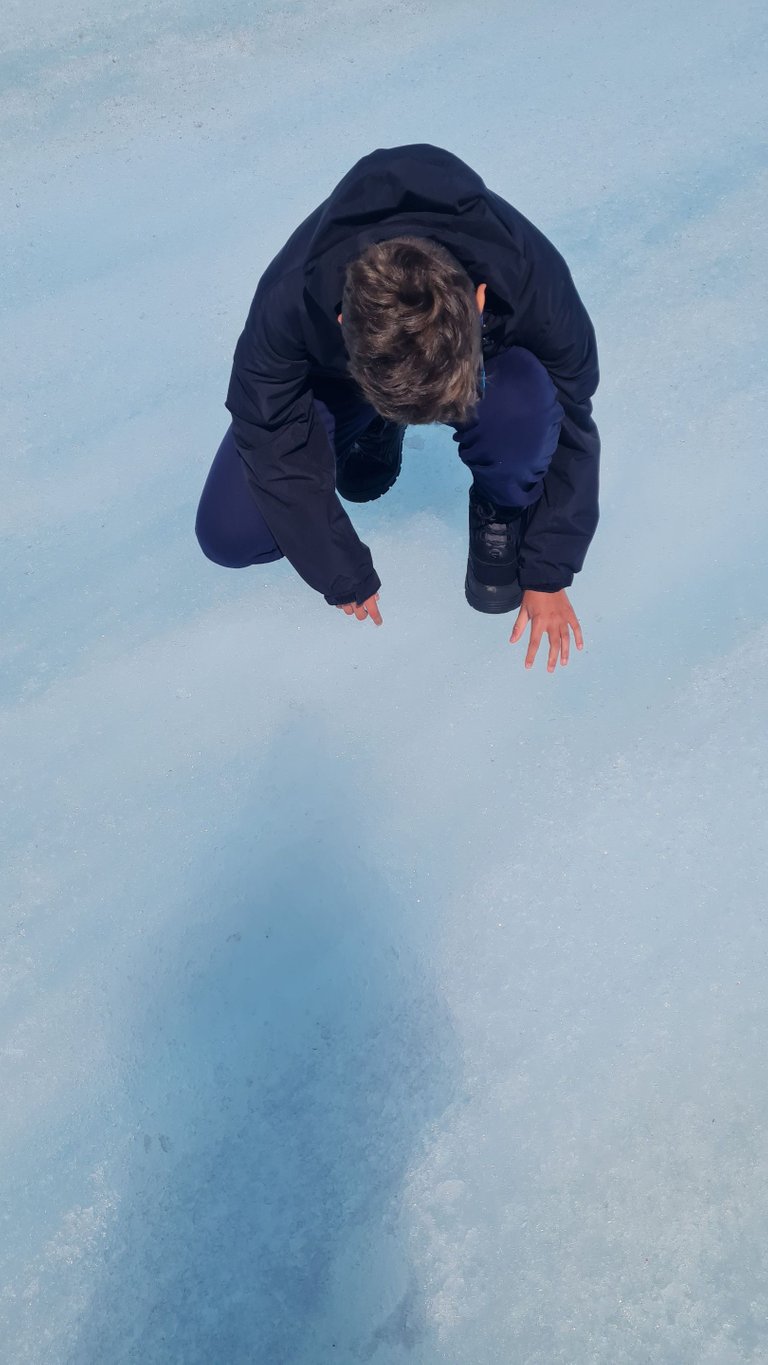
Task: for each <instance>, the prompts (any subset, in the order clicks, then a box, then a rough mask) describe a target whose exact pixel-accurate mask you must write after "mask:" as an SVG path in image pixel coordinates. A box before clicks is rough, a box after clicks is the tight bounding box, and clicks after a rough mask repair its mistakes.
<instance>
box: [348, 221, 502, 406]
mask: <svg viewBox="0 0 768 1365" xmlns="http://www.w3.org/2000/svg"><path fill="white" fill-rule="evenodd" d="M484 302H485V285H484V284H481V285H480V286H479V287H478V288H477V289H476V288H475V286H474V285H473V283H472V281H471V279H470V278H469V275H468V274H467V272H466V270H465V269H464V268H463V266H461V265H460V264H459V262H458V261H457V260H456V259H455V257H453V256H452V255H451V253H450V252H449V251H447V250H446V249H445V247H443V246H440V244H439V243H438V242H433V241H432V240H431V239H429V238H422V237H393V238H390V240H389V241H385V242H375V243H374V244H373V245H372V246H369V247H368V248H367V249H366V250H365V251H364V252H363V253H362V255H361V256H358V257H357V258H356V259H355V260H354V261H351V262H350V264H349V265H348V266H347V274H346V281H345V284H344V294H343V297H342V304H341V313H340V315H339V322H340V323H341V324H342V326H343V329H344V343H345V345H346V348H347V354H348V356H349V372H350V374H351V375H352V378H353V379H354V380H356V382H357V384H358V385H359V387H360V389H361V390H362V392H363V394H364V396H365V397H366V398H367V400H368V402H369V403H371V404H372V406H373V407H374V408H375V409H376V411H377V412H378V413H380V414H381V416H382V417H387V418H389V420H390V421H393V422H400V423H404V424H420V423H427V422H450V423H452V424H454V425H456V426H460V425H463V424H464V423H466V422H467V421H469V420H470V418H471V417H472V415H473V413H474V409H475V407H476V405H477V402H478V398H479V387H478V383H479V376H480V371H481V367H482V361H483V354H482V345H481V338H482V320H481V313H482V309H483V305H484Z"/></svg>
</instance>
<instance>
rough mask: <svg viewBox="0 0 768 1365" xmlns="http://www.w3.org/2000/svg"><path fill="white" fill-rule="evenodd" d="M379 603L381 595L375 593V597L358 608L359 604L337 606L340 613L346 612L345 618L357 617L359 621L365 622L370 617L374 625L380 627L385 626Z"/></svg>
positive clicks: (343, 603) (340, 604) (338, 603)
mask: <svg viewBox="0 0 768 1365" xmlns="http://www.w3.org/2000/svg"><path fill="white" fill-rule="evenodd" d="M378 602H379V594H378V593H374V595H373V597H369V598H368V600H367V601H366V602H363V603H362V604H361V605H360V606H358V604H357V602H337V603H336V606H337V609H338V610H339V611H343V612H344V614H345V616H356V617H357V619H358V621H365V619H366V618H367V617H369V616H370V618H371V620H372V621H373V623H374V625H376V626H380V625H383V622H382V619H381V612H380V611H379V606H378Z"/></svg>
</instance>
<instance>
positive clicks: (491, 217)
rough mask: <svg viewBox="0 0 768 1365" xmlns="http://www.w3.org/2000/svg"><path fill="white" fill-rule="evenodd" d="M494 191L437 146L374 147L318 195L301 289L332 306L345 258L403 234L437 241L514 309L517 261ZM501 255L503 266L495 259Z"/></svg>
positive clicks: (338, 292) (326, 308)
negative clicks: (321, 198)
mask: <svg viewBox="0 0 768 1365" xmlns="http://www.w3.org/2000/svg"><path fill="white" fill-rule="evenodd" d="M496 198H497V196H495V195H493V193H492V192H491V191H490V190H488V189H487V187H486V185H485V183H484V182H483V180H482V179H481V178H480V176H479V175H478V174H477V172H476V171H473V170H472V168H471V166H468V165H467V164H466V163H465V162H464V161H461V160H460V159H459V157H457V156H454V155H453V153H452V152H448V151H445V150H444V149H443V148H441V147H433V146H431V145H430V144H429V143H412V144H409V145H406V146H403V147H380V148H378V149H377V150H376V151H375V152H371V153H370V154H369V155H368V156H364V157H363V158H362V159H361V160H360V161H358V162H356V164H355V165H354V166H353V167H352V169H351V170H349V171H348V172H347V174H346V175H345V176H344V178H343V179H342V180H340V181H339V184H338V185H337V186H336V188H335V189H334V190H333V191H332V192H331V194H330V195H329V196H328V199H327V200H326V201H325V204H324V205H323V209H322V212H321V214H320V217H319V219H318V221H317V224H316V226H315V229H314V231H313V233H312V237H311V239H310V242H309V248H308V252H307V257H306V262H305V288H306V291H307V293H308V294H309V295H310V296H311V297H312V298H313V299H314V300H315V301H316V302H317V303H318V304H319V305H320V307H321V308H322V309H323V310H324V311H332V310H333V309H334V308H335V307H336V305H337V304H338V302H339V300H340V299H341V295H342V291H343V288H344V275H345V271H346V267H347V265H348V263H349V261H351V260H353V259H354V257H355V256H358V255H359V254H360V252H361V251H364V250H365V248H366V247H367V246H370V245H371V243H372V242H381V241H385V240H386V239H387V238H389V237H399V236H403V235H406V234H407V235H409V236H416V237H432V238H433V239H434V240H435V241H437V242H440V243H441V245H443V246H445V247H446V248H447V249H448V250H449V251H450V252H451V253H452V255H454V256H455V257H456V259H457V260H458V261H459V262H460V263H461V265H463V267H464V269H465V270H466V271H467V274H468V275H469V277H470V279H471V280H472V282H473V283H474V284H480V283H481V282H483V281H485V282H486V283H487V284H488V286H489V289H491V290H492V291H493V293H494V294H496V295H497V296H498V298H499V299H500V300H501V301H502V302H503V303H504V305H505V306H506V307H507V308H508V309H509V310H510V311H514V309H513V304H514V301H515V300H516V299H517V298H518V296H519V293H520V283H521V279H520V275H521V272H520V264H521V262H520V256H519V252H518V251H517V250H516V247H515V242H514V238H513V236H512V234H511V233H510V229H509V226H508V225H507V224H505V223H504V222H503V221H502V219H501V218H500V217H499V216H498V214H497V212H496V211H495V209H494V205H493V201H494V199H496ZM501 202H502V201H499V203H501ZM500 255H501V256H506V258H507V260H506V268H502V269H499V268H498V264H494V263H497V262H498V259H499V256H500Z"/></svg>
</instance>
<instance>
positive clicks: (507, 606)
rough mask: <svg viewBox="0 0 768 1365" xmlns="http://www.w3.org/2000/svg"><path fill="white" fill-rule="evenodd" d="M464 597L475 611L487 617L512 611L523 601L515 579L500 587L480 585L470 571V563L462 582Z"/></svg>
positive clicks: (521, 591)
mask: <svg viewBox="0 0 768 1365" xmlns="http://www.w3.org/2000/svg"><path fill="white" fill-rule="evenodd" d="M464 595H465V597H466V599H467V601H468V603H469V605H470V607H474V609H475V611H482V612H486V613H487V614H488V615H489V616H501V615H503V613H504V612H507V611H514V610H515V608H516V607H519V606H520V604H521V602H522V600H523V589H522V588H521V587H520V584H519V583H518V581H517V579H516V578H515V579H514V580H513V582H512V583H504V584H502V585H501V586H497V585H496V584H491V583H481V582H480V581H479V579H478V578H476V577H475V574H474V572H473V570H472V565H471V563H469V564H467V576H466V579H465V580H464Z"/></svg>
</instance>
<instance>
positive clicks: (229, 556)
mask: <svg viewBox="0 0 768 1365" xmlns="http://www.w3.org/2000/svg"><path fill="white" fill-rule="evenodd" d="M195 535H196V537H197V543H198V545H199V546H200V549H201V550H202V552H203V554H204V555H205V557H206V559H210V561H211V563H212V564H220V565H221V567H222V568H223V569H247V568H248V565H249V564H252V563H253V556H252V555H248V554H246V552H245V549H244V547H243V546H242V545H234V544H228V543H227V540H226V537H224V536H221V535H219V536H217V535H215V534H214V535H212V534H211V530H210V528H209V527H207V526H206V525H205V522H204V521H203V520H202V518H201V517H199V516H198V518H197V521H196V522H195Z"/></svg>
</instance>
